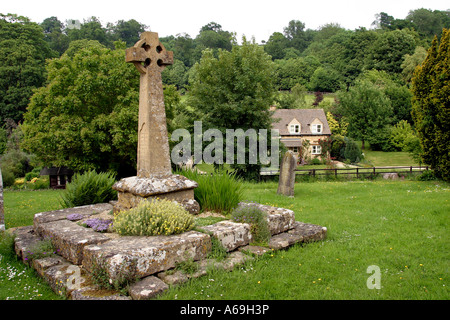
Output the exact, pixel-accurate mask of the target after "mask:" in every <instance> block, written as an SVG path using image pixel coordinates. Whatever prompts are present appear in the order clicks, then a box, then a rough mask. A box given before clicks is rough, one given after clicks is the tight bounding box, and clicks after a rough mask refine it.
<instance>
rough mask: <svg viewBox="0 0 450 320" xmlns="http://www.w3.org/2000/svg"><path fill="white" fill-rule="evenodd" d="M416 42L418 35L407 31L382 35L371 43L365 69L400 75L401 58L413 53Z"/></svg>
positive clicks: (396, 31)
mask: <svg viewBox="0 0 450 320" xmlns="http://www.w3.org/2000/svg"><path fill="white" fill-rule="evenodd" d="M417 42H418V34H417V33H414V31H410V30H408V29H403V30H394V31H388V32H384V33H382V34H381V35H380V37H379V38H378V39H377V40H376V41H375V42H374V43H373V47H372V50H371V54H370V58H369V60H368V66H367V69H377V70H383V71H386V72H388V73H391V74H396V73H401V72H402V67H401V64H402V62H403V57H404V56H405V54H413V53H414V49H415V48H416V45H417Z"/></svg>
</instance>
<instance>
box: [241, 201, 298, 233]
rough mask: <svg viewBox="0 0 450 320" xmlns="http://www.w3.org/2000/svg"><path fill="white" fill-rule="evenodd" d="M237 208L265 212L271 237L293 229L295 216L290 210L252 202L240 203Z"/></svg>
mask: <svg viewBox="0 0 450 320" xmlns="http://www.w3.org/2000/svg"><path fill="white" fill-rule="evenodd" d="M239 206H241V207H249V206H254V207H257V208H258V209H260V210H262V211H265V212H266V213H267V222H268V226H269V230H270V233H271V235H274V234H278V233H281V232H285V231H287V230H290V229H292V228H294V225H295V214H294V211H292V210H289V209H285V208H277V207H272V206H268V205H262V204H259V203H254V202H240V203H239Z"/></svg>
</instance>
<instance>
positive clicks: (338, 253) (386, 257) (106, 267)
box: [0, 32, 450, 300]
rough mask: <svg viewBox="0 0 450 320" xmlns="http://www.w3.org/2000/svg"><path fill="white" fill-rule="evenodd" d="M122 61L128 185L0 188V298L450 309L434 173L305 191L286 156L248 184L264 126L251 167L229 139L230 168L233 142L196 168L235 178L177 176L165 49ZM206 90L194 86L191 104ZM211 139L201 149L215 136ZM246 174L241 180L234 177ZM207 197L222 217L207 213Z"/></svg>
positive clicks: (443, 219) (274, 148) (441, 199)
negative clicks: (133, 93)
mask: <svg viewBox="0 0 450 320" xmlns="http://www.w3.org/2000/svg"><path fill="white" fill-rule="evenodd" d="M255 48H256V47H255V46H253V47H252V46H248V45H247V44H246V45H244V46H243V47H242V49H239V50H243V52H244V53H245V50H250V49H252V50H257V49H255ZM237 50H238V49H236V50H235V51H233V52H232V54H237V53H238V51H237ZM255 52H256V53H258V52H257V51H255ZM125 53H126V55H125V61H126V62H129V63H132V64H133V65H134V66H135V67H136V69H137V71H138V72H136V76H137V75H139V78H140V84H139V113H138V126H137V157H136V160H137V165H136V168H137V170H136V175H134V176H125V177H121V178H120V179H118V180H117V181H113V183H111V185H109V186H108V187H107V189H108V191H109V192H110V191H111V190H114V192H116V193H115V195H116V196H117V197H115V198H111V197H109V198H107V199H106V198H105V199H104V200H105V201H102V200H100V201H90V200H87V202H86V203H83V205H77V204H75V202H71V201H72V200H70V199H69V198H68V194H70V192H73V194H75V191H76V190H75V189H74V188H75V187H73V186H77V183H78V184H80V182H79V181H82V180H83V179H84V177H86V176H91V182H90V183H91V185H90V189H89V190H90V191H89V192H85V194H84V195H87V196H94V195H95V196H98V197H100V196H101V194H100V191H101V190H102V189H104V185H101V183H100V182H101V181H102V180H101V179H103V181H107V180H108V179H110V180H111V177H110V178H108V177H106V178H105V176H104V177H103V178H101V179H99V180H96V179H97V173H92V171H89V172H85V173H84V174H83V175H76V176H75V177H74V180H73V181H72V182H71V183H69V184H68V185H67V187H66V191H68V192H66V191H64V192H63V191H57V190H51V191H50V190H45V191H33V192H31V191H20V192H15V191H12V190H7V191H5V192H3V190H1V191H2V192H1V196H2V197H1V199H0V200H1V203H0V205H1V207H0V209H1V212H0V213H1V220H0V226H1V228H2V233H1V243H0V266H1V268H0V279H1V281H2V286H1V289H0V298H2V299H5V300H10V299H19V300H23V299H45V300H52V299H72V300H149V299H162V300H163V299H167V300H178V299H182V300H198V299H228V300H229V299H233V300H236V299H239V300H240V299H247V300H256V299H267V300H275V299H276V300H292V299H302V300H309V299H318V300H319V299H320V300H339V299H356V300H359V299H374V300H375V299H376V300H378V299H383V300H393V299H394V300H396V299H398V300H404V299H432V300H439V299H444V300H445V299H448V260H449V259H448V252H449V250H448V243H449V241H448V235H447V232H446V231H447V227H448V212H449V209H450V205H449V203H448V200H449V199H450V197H449V191H450V188H449V184H448V182H443V181H441V180H438V179H437V178H436V177H441V178H444V180H445V178H446V177H445V173H443V172H441V171H440V168H439V167H438V169H439V170H437V173H438V175H436V176H434V174H433V173H428V172H427V173H424V174H422V176H419V177H418V176H413V175H412V172H411V176H409V177H406V178H405V177H402V179H399V180H397V179H396V180H392V181H391V180H388V179H385V178H382V179H376V178H375V177H372V178H371V179H369V180H363V179H356V180H350V179H347V180H345V179H343V180H339V181H315V182H308V181H299V180H297V179H296V175H295V171H294V170H295V169H296V167H297V161H296V160H297V159H296V158H295V157H294V155H293V153H292V152H291V151H288V152H286V153H285V154H284V157H283V158H282V160H281V166H280V173H279V178H278V179H273V180H272V181H268V182H259V183H256V182H249V181H251V177H252V175H253V178H254V177H255V174H256V175H259V174H260V172H259V171H258V167H257V166H255V167H253V169H252V167H251V165H256V164H257V163H256V157H257V156H256V150H257V148H256V145H258V147H259V148H261V143H262V142H261V141H262V140H264V139H263V138H262V136H263V134H265V139H267V135H266V134H267V130H266V129H263V130H265V131H260V132H259V136H258V139H256V138H255V139H254V140H253V145H251V141H252V140H251V139H250V138H249V140H250V141H249V149H250V152H249V161H250V159H252V158H250V155H252V156H254V157H255V158H254V159H255V163H243V162H239V158H240V154H239V149H240V148H239V147H242V144H243V142H244V141H245V140H240V139H239V137H238V136H236V138H237V139H238V142H237V144H236V146H237V151H238V156H237V163H233V161H234V160H233V157H234V154H233V152H234V138H235V137H232V139H233V140H232V144H231V147H232V148H230V149H228V148H227V149H226V152H224V150H223V149H222V150H220V149H221V148H222V145H221V142H223V140H222V139H220V140H217V141H214V142H215V143H214V144H211V145H209V146H208V147H209V148H206V149H205V150H204V151H203V157H204V159H214V160H220V159H223V155H224V154H226V159H227V163H228V159H229V157H230V159H231V162H232V165H233V166H234V171H233V172H232V173H227V172H224V171H217V172H214V173H213V174H206V175H203V176H202V174H201V173H198V172H197V173H196V174H194V175H192V171H183V170H181V171H178V170H177V171H174V169H173V167H172V163H171V161H172V162H174V164H175V165H180V164H181V162H183V161H184V160H186V159H182V155H184V154H186V153H187V151H190V150H191V144H190V143H191V142H190V141H191V137H190V136H189V137H188V138H187V139H186V141H185V139H183V141H182V142H183V145H182V146H181V143H180V144H178V145H177V146H175V147H174V148H172V151H170V146H169V134H168V129H167V126H168V122H167V119H166V111H165V109H166V107H165V102H164V92H163V84H162V77H161V72H162V71H163V69H164V68H165V67H166V66H168V65H171V64H173V62H174V61H173V53H172V52H171V51H167V50H166V49H165V47H164V45H163V44H162V43H161V42H160V41H159V38H158V35H157V33H154V32H142V33H141V35H140V40H139V41H138V42H136V44H135V45H134V46H132V47H130V48H128V49H126V51H125ZM259 53H261V52H259ZM206 55H207V54H206ZM266 58H267V57H266ZM135 71H136V70H135ZM198 72H199V73H197V74H196V76H197V75H200V76H201V73H202V72H206V74H205V75H206V76H205V77H203V79H205V78H207V75H209V74H210V73H208V71H207V70H202V69H198ZM203 79H202V80H203ZM251 83H252V82H251V81H250V82H249V83H247V86H250V85H251ZM268 86H269V84H268ZM261 88H262V87H261ZM261 88H259V89H258V90H260V91H261V92H265V91H264V90H262V89H261ZM193 89H194V87H193ZM195 90H197V92H196V93H195ZM203 90H208V89H207V86H206V85H205V86H204V88H203V87H201V86H199V87H197V88H195V89H194V90H193V92H194V96H195V94H197V98H198V97H201V96H202V91H203ZM199 101H200V100H199ZM197 102H198V101H197ZM199 105H200V106H201V102H200V104H199ZM266 107H267V106H264V108H266ZM259 114H260V113H254V114H253V121H255V118H254V117H255V115H259ZM219 115H221V113H220V112H219V113H218V116H216V117H214V116H212V117H210V119H209V121H210V123H209V125H212V124H214V121H216V120H218V119H217V118H220V117H219ZM179 130H181V132H182V133H183V135H184V133H187V135H189V132H188V131H187V130H185V129H179ZM211 130H215V129H209V130H208V131H207V132H208V133H209V136H207V133H206V132H205V133H203V134H204V136H203V137H202V139H206V141H208V138H209V141H210V138H211V136H215V137H216V138H217V136H219V135H220V137H221V138H222V133H223V132H221V131H219V130H217V131H213V132H214V133H212V132H211ZM179 132H180V131H178V133H179ZM174 133H175V131H174V132H172V134H174ZM194 134H195V128H194ZM184 136H185V135H184ZM184 136H183V137H184ZM205 136H207V137H208V138H206V137H205ZM179 137H181V135H180V136H179ZM226 137H227V142H228V129H227V136H226ZM193 138H194V148H193V149H194V157H196V155H195V154H196V151H197V149H198V147H199V148H200V149H201V147H202V145H201V143H202V142H204V141H205V140H200V143H199V144H197V145H195V143H196V138H197V136H195V135H194V137H193ZM257 140H258V143H257ZM172 141H173V140H172ZM239 141H240V142H239ZM343 141H347V142H345V143H346V144H347V146H350V145H352V144H353V145H354V142H353V143H350V141H349V140H343ZM362 141H363V146H364V139H363V140H362ZM197 142H198V141H197ZM219 142H220V143H219ZM263 145H264V147H263V148H262V149H259V152H258V156H259V161H260V162H261V163H262V162H264V161H265V160H268V158H269V157H268V156H269V154H270V158H271V159H270V161H269V162H270V163H271V164H273V161H274V160H276V161H275V162H276V165H275V166H276V167H277V166H278V160H279V159H278V154H279V152H278V139H277V137H276V136H275V137H274V136H271V140H270V152H268V151H269V149H268V144H267V140H266V141H264V142H263ZM180 146H181V147H180ZM211 147H212V148H211ZM227 147H228V145H227ZM253 147H255V149H253ZM177 148H178V149H177ZM363 149H364V148H363ZM200 151H201V150H200ZM211 151H214V152H211ZM241 151H242V154H241V155H244V148H241ZM208 152H209V153H208ZM174 155H179V156H180V157H178V159H179V160H182V161H173V159H174ZM213 155H214V156H213ZM205 157H206V158H205ZM243 158H245V157H242V159H243ZM216 164H223V162H222V163H216ZM239 165H243V166H241V167H239ZM255 168H256V170H255ZM252 170H253V172H252ZM411 171H412V169H411ZM188 172H191V173H188ZM243 173H246V174H248V175H247V176H246V178H247V179H248V181H247V182H244V180H240V179H238V178H237V176H236V175H237V174H243ZM100 175H101V174H99V176H100ZM269 180H270V179H269ZM331 180H332V179H331ZM93 181H94V182H95V185H94V184H93V183H92V182H93ZM93 185H94V186H95V187H94V188H93V187H92V186H93ZM234 194H236V195H237V196H236V197H235V198H234V197H233V195H234ZM73 200H79V199H77V197H75V199H73ZM210 200H211V201H210ZM212 200H214V201H216V203H215V205H216V207H214V205H212V206H211V207H209V205H210V204H211V202H213V201H212ZM89 201H90V202H89ZM223 203H226V204H227V205H228V206H226V207H224V206H222V204H223ZM67 204H69V205H67ZM71 204H72V205H71ZM3 229H6V230H7V231H6V232H3Z"/></svg>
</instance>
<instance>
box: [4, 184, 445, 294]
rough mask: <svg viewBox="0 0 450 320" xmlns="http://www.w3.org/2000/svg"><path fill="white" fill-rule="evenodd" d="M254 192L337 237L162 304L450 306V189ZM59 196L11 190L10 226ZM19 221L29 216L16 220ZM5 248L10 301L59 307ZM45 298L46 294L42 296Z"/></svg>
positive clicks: (309, 187) (191, 286)
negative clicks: (371, 283) (376, 283)
mask: <svg viewBox="0 0 450 320" xmlns="http://www.w3.org/2000/svg"><path fill="white" fill-rule="evenodd" d="M244 190H245V192H244V199H246V200H253V201H256V202H260V203H262V204H269V205H274V206H279V207H284V208H289V209H292V210H294V212H295V215H296V219H297V220H298V221H302V222H306V223H313V224H318V225H322V226H325V227H327V228H328V237H327V239H326V240H324V241H321V242H316V243H309V244H306V245H300V244H297V245H295V246H293V247H290V248H289V249H287V250H281V251H273V252H271V253H269V254H266V255H265V256H263V257H261V258H258V259H257V260H254V261H252V262H248V263H246V264H245V265H243V266H240V267H238V268H236V269H235V270H234V271H233V272H223V271H219V270H210V272H209V273H208V274H207V275H206V276H204V277H201V278H198V279H192V280H190V281H188V282H187V283H186V284H183V285H179V286H177V287H173V288H171V289H170V290H169V291H167V292H166V293H165V294H164V295H163V296H161V297H160V298H159V299H186V300H192V299H218V300H219V299H232V300H234V299H236V300H240V299H249V300H252V299H283V300H290V299H293V300H296V299H305V300H308V299H321V300H340V299H349V300H360V299H368V300H373V299H385V300H403V299H405V300H417V299H420V300H421V299H425V300H426V299H431V300H437V299H443V300H447V299H449V298H450V295H449V291H448V287H449V285H450V283H449V270H448V266H449V262H450V254H449V252H450V250H449V249H450V241H449V240H450V239H449V235H448V227H449V212H450V203H449V200H450V185H449V184H448V183H444V182H440V181H423V182H422V181H409V180H404V181H385V180H377V181H349V182H315V183H297V184H296V186H295V197H294V198H288V197H284V196H280V195H277V193H276V190H277V183H276V182H267V183H259V184H250V183H245V184H244ZM58 193H59V191H47V192H43V191H21V192H11V191H5V208H6V214H5V218H6V223H7V227H8V228H10V227H12V226H17V225H22V223H25V224H24V225H29V224H31V223H32V216H33V214H34V213H37V212H41V211H46V210H49V209H53V207H54V202H55V199H57V195H58ZM30 199H34V200H32V201H29V200H30ZM56 203H58V202H57V201H56ZM30 205H31V207H30ZM11 206H12V207H11ZM55 209H57V208H55ZM24 211H26V212H24ZM10 215H13V216H15V215H17V216H21V217H22V218H20V219H18V218H17V220H16V219H12V217H11V216H10ZM26 216H29V218H25V217H26ZM27 222H28V223H27ZM204 222H206V221H204ZM208 222H210V221H208ZM0 248H1V255H2V260H1V268H2V269H1V273H0V277H1V278H0V279H1V286H0V299H6V297H13V298H16V299H21V297H20V296H19V295H20V294H24V293H25V289H24V287H28V286H31V288H33V290H38V291H39V293H40V294H42V296H33V297H32V298H33V299H58V296H57V295H52V294H51V293H48V292H47V291H48V290H49V289H48V287H45V284H42V285H41V284H40V285H39V286H38V285H36V286H35V285H34V284H32V283H41V282H40V280H39V279H38V278H37V277H36V276H35V274H34V273H33V272H32V270H31V269H29V268H26V267H25V266H24V265H23V264H21V262H18V261H16V259H15V257H14V255H13V254H12V253H11V252H10V251H8V250H12V249H11V248H10V249H8V246H3V245H2V246H1V247H0ZM8 265H13V266H14V268H15V269H17V270H18V271H16V274H19V273H20V272H22V270H26V272H25V273H26V274H27V276H22V275H21V276H14V277H13V278H12V279H10V280H7V277H6V274H7V272H8V271H7V267H8ZM372 265H376V266H378V267H379V268H380V270H381V286H382V287H381V289H380V290H377V289H373V290H370V289H368V288H367V286H366V281H367V279H368V278H369V276H371V275H372V274H371V273H370V274H369V273H367V268H368V267H369V266H372ZM25 273H24V274H25ZM35 288H36V289H35ZM43 288H46V289H43ZM44 290H47V291H46V293H42V292H44ZM36 295H37V294H36ZM28 298H29V297H28V296H27V297H26V299H28Z"/></svg>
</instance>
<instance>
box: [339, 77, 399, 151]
mask: <svg viewBox="0 0 450 320" xmlns="http://www.w3.org/2000/svg"><path fill="white" fill-rule="evenodd" d="M338 100H339V107H338V109H339V112H340V113H341V114H342V115H343V116H344V117H345V118H346V121H347V122H348V124H349V125H348V133H349V135H350V136H352V137H354V138H357V139H360V140H361V141H362V149H364V147H365V141H369V142H376V141H374V139H376V137H378V136H380V135H381V134H382V132H383V131H384V130H385V128H386V126H387V125H388V124H390V117H391V115H392V106H391V102H390V100H389V98H388V97H386V95H385V94H384V92H383V89H382V88H380V86H378V85H376V84H374V83H372V82H371V81H369V80H358V81H356V84H355V85H354V86H352V87H350V88H349V90H348V91H346V92H340V93H339V99H338Z"/></svg>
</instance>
